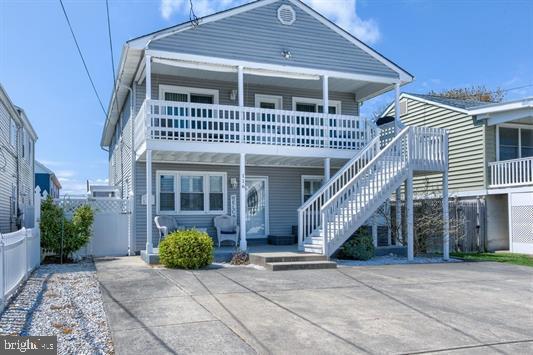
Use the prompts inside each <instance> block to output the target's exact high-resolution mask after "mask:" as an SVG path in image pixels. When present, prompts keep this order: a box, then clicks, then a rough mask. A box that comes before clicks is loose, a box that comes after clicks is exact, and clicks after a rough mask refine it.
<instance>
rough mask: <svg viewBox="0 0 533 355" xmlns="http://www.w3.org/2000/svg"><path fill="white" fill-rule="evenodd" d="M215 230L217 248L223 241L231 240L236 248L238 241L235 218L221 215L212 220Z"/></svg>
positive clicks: (237, 228)
mask: <svg viewBox="0 0 533 355" xmlns="http://www.w3.org/2000/svg"><path fill="white" fill-rule="evenodd" d="M213 222H214V224H215V228H216V229H217V239H218V247H219V248H220V243H221V242H222V241H224V240H231V241H233V242H234V243H235V246H237V242H238V240H239V226H238V225H237V218H235V217H232V216H228V215H226V214H223V215H221V216H216V217H215V218H214V221H213Z"/></svg>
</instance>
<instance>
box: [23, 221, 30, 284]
mask: <svg viewBox="0 0 533 355" xmlns="http://www.w3.org/2000/svg"><path fill="white" fill-rule="evenodd" d="M31 231H32V230H31V229H26V231H25V233H24V240H25V241H26V272H25V274H26V276H25V278H26V277H28V274H29V273H30V269H31V241H30V237H31Z"/></svg>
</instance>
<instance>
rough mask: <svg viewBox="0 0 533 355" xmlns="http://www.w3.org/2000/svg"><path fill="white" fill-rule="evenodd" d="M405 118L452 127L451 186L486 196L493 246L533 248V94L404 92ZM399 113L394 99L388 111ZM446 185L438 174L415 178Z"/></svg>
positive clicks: (468, 195) (461, 193)
mask: <svg viewBox="0 0 533 355" xmlns="http://www.w3.org/2000/svg"><path fill="white" fill-rule="evenodd" d="M399 101H400V117H401V120H402V122H403V123H404V124H406V125H413V126H425V127H440V128H445V129H447V130H448V131H449V136H450V142H449V192H450V196H451V197H457V198H459V199H477V198H479V199H482V200H484V202H485V205H486V209H485V211H486V213H485V214H484V215H482V216H480V218H481V219H484V220H486V228H485V233H486V235H485V236H484V239H485V240H486V245H485V247H486V248H487V249H488V250H491V251H494V250H507V249H510V250H511V251H514V252H518V253H529V254H533V98H524V99H520V100H514V101H508V102H501V103H493V104H489V103H486V102H480V101H475V100H459V99H449V98H444V97H439V96H431V95H423V94H410V93H402V94H401V96H400V100H399ZM394 114H395V107H394V104H391V105H390V106H389V107H388V108H387V110H386V111H385V112H384V114H383V116H391V115H394ZM415 180H416V181H415V190H418V192H422V191H423V190H424V189H426V187H425V186H424V185H425V184H426V183H428V184H429V188H430V189H431V186H435V185H436V186H440V183H441V182H440V177H439V176H438V175H427V176H422V177H419V178H418V179H415Z"/></svg>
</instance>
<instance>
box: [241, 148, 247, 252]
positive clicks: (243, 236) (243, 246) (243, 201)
mask: <svg viewBox="0 0 533 355" xmlns="http://www.w3.org/2000/svg"><path fill="white" fill-rule="evenodd" d="M239 171H240V179H239V180H240V181H239V184H240V190H239V202H240V204H239V220H240V221H239V225H240V226H239V233H240V236H241V241H240V244H239V247H240V248H241V249H242V250H246V249H247V247H248V246H247V244H246V155H245V154H244V153H241V158H240V165H239Z"/></svg>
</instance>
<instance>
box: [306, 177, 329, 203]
mask: <svg viewBox="0 0 533 355" xmlns="http://www.w3.org/2000/svg"><path fill="white" fill-rule="evenodd" d="M306 180H313V181H317V180H322V184H323V183H324V175H302V178H301V182H300V188H301V189H300V190H301V194H300V199H301V201H302V204H304V203H305V201H304V195H305V194H304V182H305V181H306Z"/></svg>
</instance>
